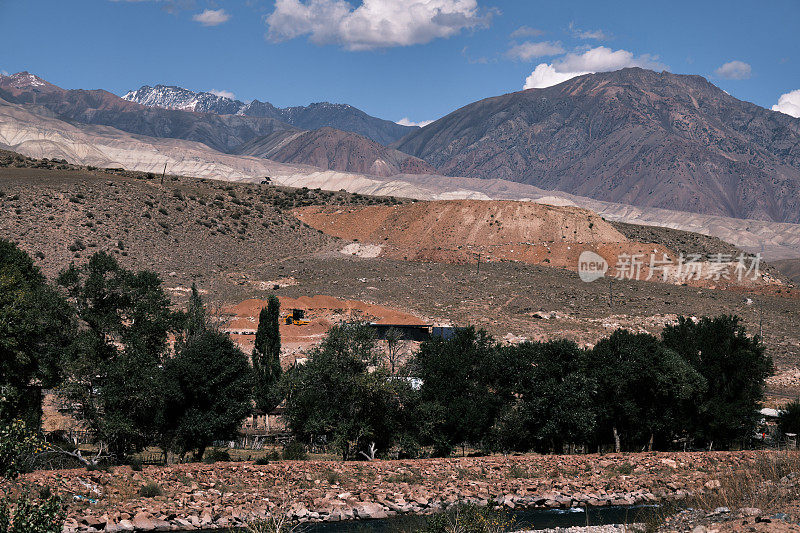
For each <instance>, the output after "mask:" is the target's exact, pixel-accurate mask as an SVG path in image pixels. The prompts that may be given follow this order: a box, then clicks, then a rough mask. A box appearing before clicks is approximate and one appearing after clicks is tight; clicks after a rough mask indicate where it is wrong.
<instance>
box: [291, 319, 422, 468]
mask: <svg viewBox="0 0 800 533" xmlns="http://www.w3.org/2000/svg"><path fill="white" fill-rule="evenodd" d="M375 344H376V343H375V339H374V337H373V336H372V332H371V331H370V330H369V328H367V327H365V326H363V325H359V324H343V325H338V326H334V327H333V328H331V329H330V331H329V332H328V335H327V336H326V337H325V339H324V340H323V341H322V343H321V344H320V345H319V346H317V347H316V348H314V349H313V350H312V351H311V353H310V354H309V357H308V361H307V362H306V363H305V364H303V365H295V366H294V367H293V368H291V369H290V370H289V371H287V373H286V374H284V380H283V387H284V389H285V391H286V420H287V423H288V425H289V427H290V428H291V429H292V432H293V433H294V434H295V435H296V436H297V437H298V438H299V439H301V440H303V441H306V442H309V441H311V439H312V438H314V437H322V436H324V437H326V438H327V439H329V441H330V442H333V443H334V445H335V446H336V447H338V448H339V450H341V453H342V458H343V459H344V460H347V459H350V458H352V457H353V456H354V455H358V454H359V453H363V454H364V455H367V456H368V457H370V458H373V457H374V455H375V452H376V450H377V451H379V452H385V451H387V450H388V449H389V448H390V447H391V446H392V445H393V444H394V442H395V441H396V439H397V438H398V436H399V435H400V434H401V432H402V429H403V427H404V425H403V420H404V418H403V417H404V415H405V413H404V410H403V402H402V398H403V397H404V395H405V394H407V393H408V390H409V389H410V387H409V385H408V383H407V382H406V381H404V380H392V379H390V378H389V376H388V375H387V374H386V372H385V371H383V370H375V371H374V372H370V371H369V369H370V366H371V365H373V364H374V363H375V358H376V353H377V350H376V345H375Z"/></svg>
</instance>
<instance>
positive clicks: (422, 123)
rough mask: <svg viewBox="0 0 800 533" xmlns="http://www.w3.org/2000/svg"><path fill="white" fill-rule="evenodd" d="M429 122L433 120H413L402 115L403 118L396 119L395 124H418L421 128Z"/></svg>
mask: <svg viewBox="0 0 800 533" xmlns="http://www.w3.org/2000/svg"><path fill="white" fill-rule="evenodd" d="M431 122H433V121H432V120H423V121H422V122H414V121H413V120H411V119H410V118H408V117H403V118H401V119H400V120H398V121H397V124H400V125H401V126H419V127H420V128H423V127H425V126H427V125H428V124H430V123H431Z"/></svg>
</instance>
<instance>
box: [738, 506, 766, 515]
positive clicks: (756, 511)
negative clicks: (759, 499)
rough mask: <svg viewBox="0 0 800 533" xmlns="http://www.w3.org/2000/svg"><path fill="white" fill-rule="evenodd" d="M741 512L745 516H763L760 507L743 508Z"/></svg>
mask: <svg viewBox="0 0 800 533" xmlns="http://www.w3.org/2000/svg"><path fill="white" fill-rule="evenodd" d="M739 512H740V513H742V514H743V515H745V516H758V515H760V514H761V509H759V508H758V507H742V508H741V509H739Z"/></svg>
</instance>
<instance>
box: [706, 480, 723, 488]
mask: <svg viewBox="0 0 800 533" xmlns="http://www.w3.org/2000/svg"><path fill="white" fill-rule="evenodd" d="M703 486H704V487H705V488H707V489H708V490H717V489H718V488H720V487H721V486H722V484H721V483H720V482H719V480H718V479H711V480H708V481H706V482H705V483H704V484H703Z"/></svg>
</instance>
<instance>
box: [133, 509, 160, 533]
mask: <svg viewBox="0 0 800 533" xmlns="http://www.w3.org/2000/svg"><path fill="white" fill-rule="evenodd" d="M131 523H133V527H134V528H135V529H138V530H139V531H153V530H154V529H155V528H156V524H155V522H154V521H153V519H152V518H150V515H149V514H148V513H145V512H139V513H136V516H134V517H133V520H131Z"/></svg>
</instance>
